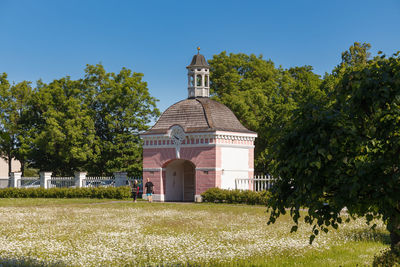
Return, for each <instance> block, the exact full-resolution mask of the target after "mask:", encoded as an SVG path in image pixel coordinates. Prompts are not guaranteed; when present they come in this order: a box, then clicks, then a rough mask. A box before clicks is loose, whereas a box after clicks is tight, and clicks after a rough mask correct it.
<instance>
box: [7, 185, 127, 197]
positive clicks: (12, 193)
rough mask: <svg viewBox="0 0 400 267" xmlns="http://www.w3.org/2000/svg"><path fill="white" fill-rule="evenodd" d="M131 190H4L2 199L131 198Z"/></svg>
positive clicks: (122, 187)
mask: <svg viewBox="0 0 400 267" xmlns="http://www.w3.org/2000/svg"><path fill="white" fill-rule="evenodd" d="M129 196H130V188H129V187H128V186H121V187H83V188H49V189H44V188H3V189H0V198H99V199H102V198H109V199H124V198H129Z"/></svg>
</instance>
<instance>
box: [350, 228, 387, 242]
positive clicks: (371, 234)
mask: <svg viewBox="0 0 400 267" xmlns="http://www.w3.org/2000/svg"><path fill="white" fill-rule="evenodd" d="M345 236H346V237H347V238H348V239H350V240H351V241H374V242H381V243H382V244H385V245H390V235H389V233H388V232H383V231H376V230H371V229H359V230H349V231H346V232H345Z"/></svg>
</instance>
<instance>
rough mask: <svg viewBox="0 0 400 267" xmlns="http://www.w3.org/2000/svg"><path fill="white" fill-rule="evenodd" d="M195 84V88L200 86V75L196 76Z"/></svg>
mask: <svg viewBox="0 0 400 267" xmlns="http://www.w3.org/2000/svg"><path fill="white" fill-rule="evenodd" d="M196 83H197V86H201V75H197V76H196Z"/></svg>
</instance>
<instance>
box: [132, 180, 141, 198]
mask: <svg viewBox="0 0 400 267" xmlns="http://www.w3.org/2000/svg"><path fill="white" fill-rule="evenodd" d="M131 188H132V198H133V201H134V202H136V198H137V196H138V195H139V183H138V181H137V180H135V181H134V182H133V183H132V184H131Z"/></svg>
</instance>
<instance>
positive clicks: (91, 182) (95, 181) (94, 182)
mask: <svg viewBox="0 0 400 267" xmlns="http://www.w3.org/2000/svg"><path fill="white" fill-rule="evenodd" d="M83 184H84V186H85V187H110V186H115V177H114V176H87V177H86V179H84V180H83Z"/></svg>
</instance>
